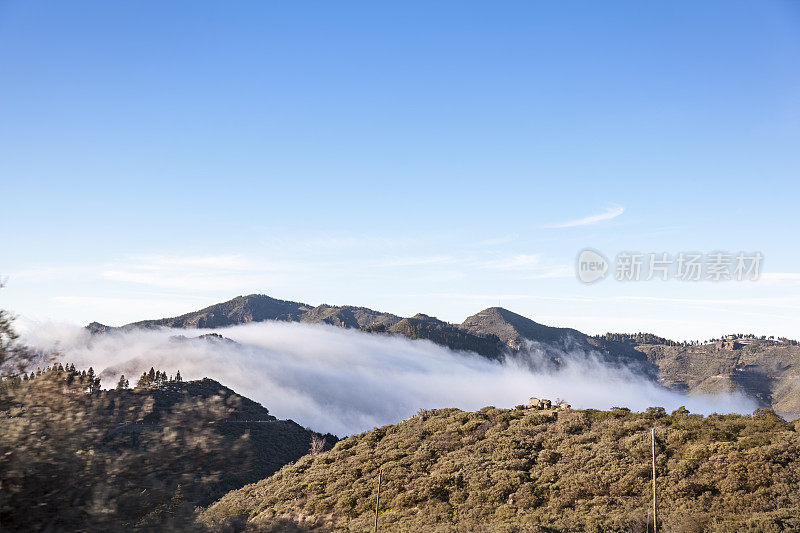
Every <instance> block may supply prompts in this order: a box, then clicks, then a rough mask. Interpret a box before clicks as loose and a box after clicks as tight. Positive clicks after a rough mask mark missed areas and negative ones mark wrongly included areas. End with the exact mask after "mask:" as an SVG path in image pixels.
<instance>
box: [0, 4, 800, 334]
mask: <svg viewBox="0 0 800 533" xmlns="http://www.w3.org/2000/svg"><path fill="white" fill-rule="evenodd" d="M799 140H800V7H798V4H797V3H794V2H773V1H765V2H729V1H725V2H703V3H695V2H686V3H681V2H669V3H667V2H664V3H648V4H646V5H643V4H641V3H638V2H637V3H634V2H614V3H608V2H585V3H580V2H575V3H569V4H568V5H564V4H563V3H555V2H552V3H544V2H538V3H537V2H498V3H485V2H436V3H431V2H395V3H388V2H382V3H372V2H335V3H334V2H287V3H277V2H274V3H268V2H236V3H233V4H231V3H223V2H217V3H211V2H196V1H193V2H169V3H163V2H70V3H65V2H36V1H24V2H22V1H11V2H9V1H0V194H1V195H2V196H1V197H0V202H1V203H2V209H1V210H0V223H2V227H3V229H4V231H3V253H2V255H1V256H0V275H3V276H7V277H8V283H7V287H6V288H4V289H3V290H2V291H0V304H1V305H2V306H3V307H6V308H10V309H12V310H13V311H14V312H16V313H17V314H19V315H20V316H21V317H22V318H23V319H27V320H35V321H41V320H48V319H54V320H66V321H71V322H76V323H86V322H88V321H90V320H99V321H101V322H105V323H110V324H120V323H124V322H128V321H132V320H136V319H143V318H152V317H156V316H163V315H172V314H178V313H182V312H186V311H189V310H193V309H196V308H199V307H201V306H204V305H208V304H211V303H215V302H217V301H221V300H225V299H228V298H230V297H233V296H236V295H238V294H247V293H252V292H259V293H267V294H270V295H272V296H276V297H280V298H286V299H293V300H300V301H305V302H308V303H312V304H318V303H323V302H326V303H332V304H357V305H365V306H370V307H374V308H378V309H382V310H387V311H391V312H395V313H397V314H401V315H409V314H414V313H416V312H419V311H422V312H426V313H429V314H433V315H436V316H439V317H440V318H442V319H446V320H450V321H459V322H460V321H461V320H463V318H464V317H466V316H467V315H470V314H472V313H474V312H476V311H478V310H479V309H481V308H483V307H487V306H489V305H497V303H498V301H500V303H501V304H502V305H503V306H504V307H508V308H510V309H512V310H515V311H517V312H520V313H522V314H525V315H526V316H530V317H531V318H534V319H536V320H539V321H541V322H544V323H547V324H555V325H565V326H572V327H577V328H579V329H582V330H584V331H587V332H590V333H596V332H602V331H607V330H613V331H638V330H647V331H653V332H656V333H660V334H663V335H668V336H671V337H675V338H707V337H711V336H716V335H719V334H722V333H726V332H729V331H752V332H756V333H763V334H775V335H787V336H790V337H794V338H798V337H800V325H799V324H800V322H798V320H797V317H798V311H800V264H798V263H799V262H800V251H798V249H797V246H796V243H797V237H796V235H797V230H798V229H800V224H799V223H798V220H797V216H798V209H797V206H798V198H799V197H800V196H799V194H798V193H800V184H798V179H797V178H798V171H800V150H798V148H797V147H798V141H799ZM598 215H599V216H598ZM570 221H573V222H574V221H579V222H580V223H579V224H578V223H576V224H572V225H567V227H557V226H563V225H564V223H565V222H570ZM585 247H592V248H595V249H597V250H600V251H602V252H603V253H604V254H606V255H607V256H608V257H609V258H612V259H613V257H614V256H615V255H616V254H617V253H619V252H621V251H625V250H638V251H641V252H659V253H660V252H668V253H671V254H677V253H678V252H681V251H693V250H694V251H701V252H712V251H715V250H727V251H731V252H738V251H740V250H741V251H748V252H753V251H760V252H761V253H762V254H763V255H764V258H765V259H764V264H763V266H762V272H763V273H764V275H762V277H761V279H760V280H759V281H754V282H725V283H712V282H706V281H703V282H697V283H685V282H678V281H675V280H670V281H666V282H660V281H650V282H644V281H643V282H635V283H634V282H630V283H623V282H617V281H615V280H613V279H606V280H603V281H602V282H600V283H597V284H594V285H584V284H581V283H580V282H579V281H578V280H577V279H576V277H575V275H574V261H575V257H576V255H577V253H578V251H579V250H581V249H583V248H585Z"/></svg>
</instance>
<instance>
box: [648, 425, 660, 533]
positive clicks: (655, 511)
mask: <svg viewBox="0 0 800 533" xmlns="http://www.w3.org/2000/svg"><path fill="white" fill-rule="evenodd" d="M650 436H651V438H652V450H653V533H658V504H657V503H656V428H655V427H653V428H652V429H651V430H650Z"/></svg>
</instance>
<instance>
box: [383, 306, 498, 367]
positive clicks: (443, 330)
mask: <svg viewBox="0 0 800 533" xmlns="http://www.w3.org/2000/svg"><path fill="white" fill-rule="evenodd" d="M388 331H389V332H390V333H397V334H400V335H404V336H406V337H408V338H410V339H427V340H429V341H432V342H435V343H436V344H441V345H442V346H447V347H448V348H450V349H452V350H462V351H470V352H475V353H478V354H480V355H483V356H484V357H488V358H490V359H498V358H499V357H500V356H501V355H502V354H503V348H504V346H503V343H501V342H500V339H498V338H497V337H496V336H495V335H484V334H475V333H471V332H469V331H465V330H463V329H461V328H460V327H459V326H456V325H454V324H449V323H447V322H444V321H442V320H439V319H437V318H434V317H431V316H428V315H423V314H422V313H418V314H416V315H414V316H413V317H411V318H404V319H403V320H401V321H399V322H398V323H396V324H395V325H393V326H392V327H390V328H389V329H388Z"/></svg>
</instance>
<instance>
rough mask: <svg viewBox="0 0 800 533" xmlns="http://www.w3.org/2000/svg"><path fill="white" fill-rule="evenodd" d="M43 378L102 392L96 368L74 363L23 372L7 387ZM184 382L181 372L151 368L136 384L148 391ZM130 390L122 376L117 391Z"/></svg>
mask: <svg viewBox="0 0 800 533" xmlns="http://www.w3.org/2000/svg"><path fill="white" fill-rule="evenodd" d="M41 376H46V377H50V378H56V379H58V380H59V381H63V382H64V384H65V385H66V386H67V387H69V388H75V389H81V390H84V391H86V392H89V393H95V392H98V391H99V390H100V378H99V377H98V376H97V375H95V371H94V368H92V367H89V369H88V370H81V371H78V370H76V369H75V364H74V363H68V364H62V363H54V364H53V365H52V366H47V367H45V368H44V369H42V368H37V369H36V370H35V371H31V372H30V374H28V373H25V372H23V373H22V376H21V377H15V378H11V380H10V381H14V383H11V382H9V383H7V384H6V385H7V386H14V385H20V384H22V383H25V382H28V381H32V380H35V379H36V378H38V377H41ZM182 381H183V378H182V377H181V371H180V370H178V371H177V372H176V373H175V376H167V373H166V372H163V371H161V370H156V369H155V368H154V367H150V370H149V371H148V372H143V373H142V375H141V376H140V377H139V380H138V381H137V382H136V388H137V389H148V388H153V387H160V386H162V385H166V384H167V383H181V382H182ZM129 388H130V381H128V379H127V378H126V377H125V375H122V376H120V378H119V381H118V382H117V386H116V387H115V389H116V390H124V389H129Z"/></svg>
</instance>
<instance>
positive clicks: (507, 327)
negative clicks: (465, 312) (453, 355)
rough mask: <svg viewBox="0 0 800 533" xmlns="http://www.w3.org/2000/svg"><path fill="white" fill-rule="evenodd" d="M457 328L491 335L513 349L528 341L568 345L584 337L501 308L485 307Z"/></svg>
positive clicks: (523, 345) (523, 346)
mask: <svg viewBox="0 0 800 533" xmlns="http://www.w3.org/2000/svg"><path fill="white" fill-rule="evenodd" d="M460 327H461V328H462V329H464V330H466V331H469V332H470V333H474V334H476V335H494V336H496V337H497V338H499V339H500V340H501V341H503V342H504V343H505V344H506V345H508V347H509V348H511V349H514V350H524V349H526V348H527V347H528V344H529V343H528V342H527V341H535V342H541V343H556V344H559V345H567V344H569V343H570V342H580V341H582V340H583V339H584V338H585V337H586V335H584V334H583V333H581V332H580V331H577V330H574V329H568V328H553V327H549V326H544V325H542V324H539V323H537V322H534V321H533V320H531V319H529V318H525V317H524V316H522V315H518V314H517V313H513V312H511V311H509V310H508V309H503V308H502V307H490V308H488V309H484V310H483V311H481V312H480V313H477V314H474V315H472V316H471V317H469V318H467V319H466V320H464V322H462V323H461V326H460Z"/></svg>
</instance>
